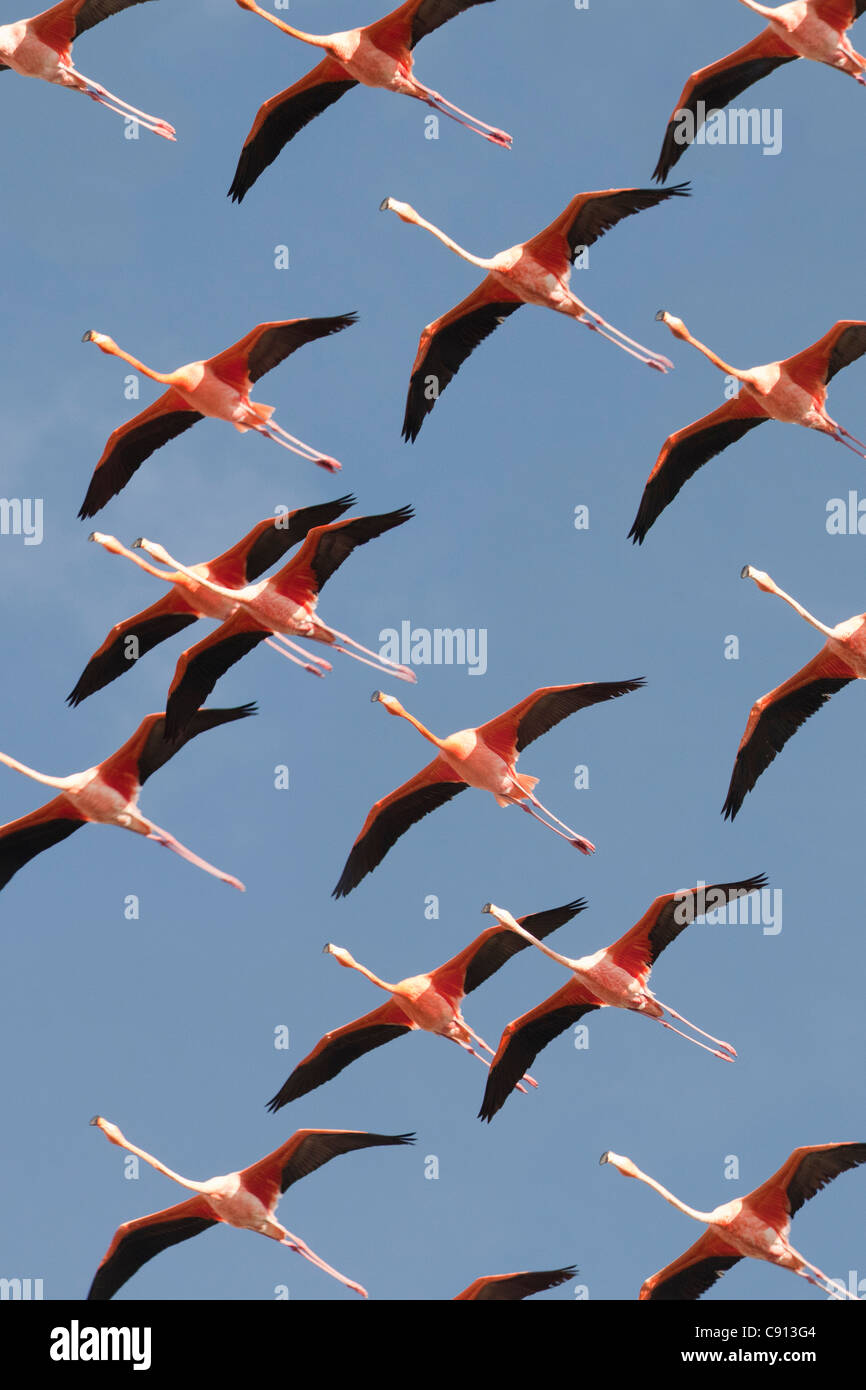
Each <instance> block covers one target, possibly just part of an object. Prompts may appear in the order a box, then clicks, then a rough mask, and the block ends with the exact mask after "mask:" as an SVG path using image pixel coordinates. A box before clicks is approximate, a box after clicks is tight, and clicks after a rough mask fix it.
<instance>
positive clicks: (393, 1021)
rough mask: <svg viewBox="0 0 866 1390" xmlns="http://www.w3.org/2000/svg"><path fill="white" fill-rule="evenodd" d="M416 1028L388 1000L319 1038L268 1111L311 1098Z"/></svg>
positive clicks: (269, 1104)
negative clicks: (377, 1049)
mask: <svg viewBox="0 0 866 1390" xmlns="http://www.w3.org/2000/svg"><path fill="white" fill-rule="evenodd" d="M416 1026H417V1025H416V1024H414V1023H411V1022H410V1021H409V1019H408V1018H407V1017H406V1015H405V1014H404V1012H403V1010H402V1009H401V1008H399V1007H398V1005H397V1004H395V1003H394V1001H393V999H389V1000H388V1002H387V1004H383V1005H382V1006H381V1007H380V1008H378V1009H374V1010H373V1011H372V1013H369V1014H364V1016H363V1018H356V1019H355V1020H354V1021H353V1022H352V1023H347V1024H346V1025H345V1027H343V1028H335V1029H333V1031H332V1032H330V1033H326V1034H325V1035H324V1037H322V1038H320V1039H319V1041H318V1042H317V1043H316V1046H315V1047H314V1048H313V1050H312V1052H310V1053H308V1055H307V1056H306V1057H304V1058H303V1060H302V1061H300V1062H299V1063H298V1065H297V1066H296V1067H295V1069H294V1071H293V1072H292V1074H291V1076H290V1077H289V1079H288V1081H286V1083H285V1085H284V1086H282V1088H281V1089H280V1090H279V1091H277V1094H276V1095H275V1096H274V1097H273V1098H272V1099H271V1100H269V1101H268V1110H270V1111H271V1112H274V1111H277V1110H281V1109H282V1107H283V1106H284V1105H288V1104H289V1102H290V1101H293V1100H298V1099H299V1098H300V1097H301V1096H306V1095H308V1094H309V1092H310V1091H315V1090H316V1088H317V1087H318V1086H324V1084H325V1082H326V1081H330V1080H332V1078H333V1077H335V1076H338V1075H339V1073H340V1072H341V1071H343V1070H344V1069H345V1068H346V1067H348V1066H350V1065H351V1063H352V1062H355V1061H357V1059H358V1058H359V1057H363V1056H364V1054H365V1053H367V1052H372V1051H373V1049H374V1048H375V1047H383V1046H384V1044H385V1043H387V1042H390V1041H391V1039H392V1038H399V1037H400V1036H401V1035H402V1034H403V1033H409V1032H411V1031H412V1029H413V1028H415V1027H416Z"/></svg>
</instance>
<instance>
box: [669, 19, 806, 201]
mask: <svg viewBox="0 0 866 1390" xmlns="http://www.w3.org/2000/svg"><path fill="white" fill-rule="evenodd" d="M799 56H800V55H799V53H795V52H794V50H793V48H789V47H788V45H787V44H786V43H783V42H782V40H781V39H779V38H777V37H776V35H775V34H774V33H773V31H772V29H769V28H767V29H765V30H764V31H763V33H760V34H759V35H758V37H757V38H755V39H752V40H751V42H750V43H747V44H744V45H743V47H742V48H738V49H737V50H736V52H735V53H729V54H728V55H727V57H726V58H720V59H719V61H718V62H717V63H711V64H710V65H709V67H706V68H699V70H698V71H697V72H693V73H692V75H691V77H690V78H689V80H688V82H687V83H686V85H685V87H684V88H683V90H682V93H681V95H680V99H679V101H678V102H677V104H676V106H675V107H674V110H673V112H672V114H671V118H670V120H669V121H668V126H667V130H666V131H665V138H664V141H663V142H662V148H661V154H660V155H659V157H658V163H657V164H656V167H655V169H654V170H653V178H654V179H655V180H656V182H657V183H664V181H665V179H666V178H667V176H668V174H669V173H670V171H671V169H672V168H673V167H674V165H675V164H676V162H677V160H678V159H679V158H680V156H681V155H682V154H683V151H684V150H686V149H687V148H688V145H689V144H690V143H691V140H690V139H688V136H689V135H691V136H692V137H693V136H694V135H696V134H697V132H698V130H699V129H700V127H701V126H702V125H703V119H700V120H699V119H697V118H698V116H699V112H698V103H699V102H703V103H704V106H703V110H704V112H705V113H709V112H711V111H716V110H718V109H719V108H721V107H723V106H727V105H728V103H729V102H731V101H733V99H734V97H735V96H739V94H740V92H743V91H745V89H746V88H747V87H751V86H752V84H753V83H754V82H759V81H760V80H761V78H762V77H766V76H767V74H768V73H771V72H772V71H773V70H774V68H777V67H780V66H781V64H782V63H791V62H793V61H794V59H795V58H799ZM683 112H686V113H689V115H690V120H689V121H686V120H685V118H684V117H683V116H682V115H681V113H683ZM681 122H682V124H681ZM678 136H679V138H677V137H678Z"/></svg>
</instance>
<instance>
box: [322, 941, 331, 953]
mask: <svg viewBox="0 0 866 1390" xmlns="http://www.w3.org/2000/svg"><path fill="white" fill-rule="evenodd" d="M330 949H331V943H330V941H326V942H325V944H324V946H323V947H322V955H323V956H326V955H327V954H328V953H329V951H330Z"/></svg>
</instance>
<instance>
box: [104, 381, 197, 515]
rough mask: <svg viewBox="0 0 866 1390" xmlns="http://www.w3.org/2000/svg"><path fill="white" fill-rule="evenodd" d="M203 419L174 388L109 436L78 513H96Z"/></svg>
mask: <svg viewBox="0 0 866 1390" xmlns="http://www.w3.org/2000/svg"><path fill="white" fill-rule="evenodd" d="M202 419H204V416H203V415H200V414H199V412H198V411H197V410H193V409H192V407H191V406H189V405H187V403H186V401H185V400H184V399H183V396H180V395H178V393H177V391H175V390H174V389H173V388H172V389H170V390H168V391H166V392H165V393H164V395H162V396H160V397H159V400H156V401H154V403H153V405H149V406H148V407H147V410H142V411H141V413H140V414H139V415H136V416H135V417H134V418H133V419H132V420H128V421H127V423H126V424H125V425H119V426H118V428H117V429H116V430H114V431H113V432H112V433H111V434H110V435H109V437H108V442H107V444H106V446H105V448H104V449H103V451H102V457H101V458H100V460H99V462H98V463H97V465H96V468H95V469H94V471H93V477H92V478H91V479H90V485H89V487H88V489H87V494H86V496H85V498H84V501H83V502H82V504H81V509H80V511H79V513H78V515H79V517H81V518H82V519H83V518H84V517H88V516H96V513H97V512H99V511H101V510H102V508H103V507H104V506H105V504H106V502H110V501H111V499H112V497H116V496H117V494H118V492H122V491H123V489H124V488H125V487H126V484H127V483H128V482H129V480H130V478H131V477H132V475H133V473H135V472H136V471H137V469H139V468H140V467H141V465H142V464H143V463H144V460H145V459H147V458H150V456H151V454H152V453H154V452H155V451H156V450H157V449H161V448H162V446H163V444H167V443H168V441H169V440H170V439H176V438H177V436H178V435H179V434H183V433H184V431H185V430H188V429H191V428H192V426H193V425H194V424H196V423H197V422H198V421H199V420H202Z"/></svg>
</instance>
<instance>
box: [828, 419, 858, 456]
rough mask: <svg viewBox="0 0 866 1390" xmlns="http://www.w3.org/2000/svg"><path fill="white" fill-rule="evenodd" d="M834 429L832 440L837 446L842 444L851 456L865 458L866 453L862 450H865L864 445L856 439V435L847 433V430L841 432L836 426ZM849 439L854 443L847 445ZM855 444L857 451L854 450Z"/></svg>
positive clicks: (839, 427) (839, 426)
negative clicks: (855, 455)
mask: <svg viewBox="0 0 866 1390" xmlns="http://www.w3.org/2000/svg"><path fill="white" fill-rule="evenodd" d="M835 428H836V433H835V434H834V435H833V436H832V438H833V439H835V441H836V443H837V444H844V445H845V448H846V449H850V450H851V453H852V454H857V455H859V457H860V458H861V459H864V458H866V453H864V452H863V450H864V449H866V444H864V443H863V441H862V439H858V438H857V436H856V435H853V434H851V433H849V431H848V430H843V428H842V426H841V425H836V427H835ZM849 439H851V440H853V441H854V443H853V444H849V443H848V440H849ZM855 444H859V446H860V447H859V449H855V448H854V445H855Z"/></svg>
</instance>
